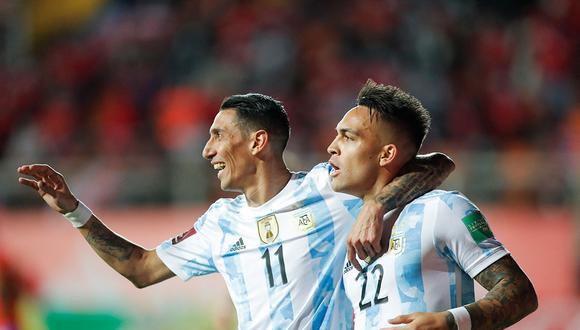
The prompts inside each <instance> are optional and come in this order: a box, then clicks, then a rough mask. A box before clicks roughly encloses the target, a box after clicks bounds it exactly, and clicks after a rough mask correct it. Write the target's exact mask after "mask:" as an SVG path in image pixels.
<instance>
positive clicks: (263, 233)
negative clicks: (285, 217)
mask: <svg viewBox="0 0 580 330" xmlns="http://www.w3.org/2000/svg"><path fill="white" fill-rule="evenodd" d="M258 235H260V240H261V241H262V242H264V243H266V244H268V243H272V242H274V240H276V238H277V237H278V220H276V216H275V215H269V216H267V217H265V218H262V219H260V220H258Z"/></svg>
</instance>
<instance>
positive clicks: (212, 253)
mask: <svg viewBox="0 0 580 330" xmlns="http://www.w3.org/2000/svg"><path fill="white" fill-rule="evenodd" d="M288 137H289V123H288V118H287V115H286V112H285V111H284V108H283V107H282V105H281V103H280V102H278V101H276V100H274V99H272V98H270V97H268V96H264V95H260V94H247V95H235V96H231V97H229V98H227V99H225V100H224V102H223V103H222V105H221V107H220V111H219V112H218V113H217V115H216V116H215V119H214V122H213V124H212V125H211V128H210V137H209V140H208V141H207V144H206V145H205V148H204V150H203V156H204V157H205V158H207V159H208V160H209V161H210V162H211V164H212V166H213V167H214V169H216V170H217V178H218V179H219V181H220V184H221V188H222V189H223V190H228V191H237V192H241V193H242V195H239V196H238V197H236V198H233V199H231V198H225V199H219V200H218V201H216V202H215V203H213V204H212V205H211V206H210V208H209V209H208V210H207V211H206V212H205V214H203V215H202V216H201V217H200V218H199V219H198V220H197V221H196V222H195V224H194V226H193V228H191V229H190V230H188V231H187V232H185V233H184V234H182V235H180V236H178V237H175V238H173V239H169V240H167V241H165V242H163V243H162V244H161V245H159V246H158V247H157V248H156V249H155V250H147V249H144V248H142V247H140V246H138V245H136V244H134V243H132V242H130V241H128V240H126V239H124V238H123V237H120V236H119V235H117V234H115V233H114V232H112V231H111V230H110V229H109V228H107V227H106V226H105V225H104V224H103V223H102V222H101V221H100V220H99V219H98V218H97V217H96V216H95V215H93V213H92V212H91V211H90V210H89V209H88V208H87V207H86V206H85V205H84V204H83V203H82V202H80V201H78V200H77V198H76V197H75V196H74V195H73V194H72V193H71V191H70V190H69V188H68V186H67V185H66V183H65V180H64V178H63V177H62V175H61V174H59V173H57V172H56V171H54V170H53V169H52V168H50V167H49V166H47V165H25V166H21V167H19V168H18V172H20V173H21V174H24V175H27V176H29V178H25V177H21V178H20V179H19V181H20V182H21V183H22V184H24V185H27V186H30V187H32V188H34V189H35V190H36V191H37V192H38V193H39V194H40V196H41V197H42V198H43V199H44V201H45V202H46V203H47V204H48V205H49V206H50V207H51V208H52V209H54V210H56V211H58V212H60V213H63V214H64V215H65V217H66V218H68V219H69V220H70V221H71V222H72V224H73V225H74V227H77V228H78V229H79V230H80V232H81V234H82V235H83V236H84V237H85V238H86V240H87V242H88V243H89V244H90V245H91V247H92V248H93V249H94V250H95V251H96V253H97V254H98V255H99V256H100V257H101V258H102V259H103V260H105V261H106V262H107V264H109V265H110V266H111V267H112V268H114V269H115V270H116V271H117V272H119V273H120V274H121V275H123V276H125V277H126V278H128V279H129V280H130V281H131V282H133V283H134V284H135V286H137V287H145V286H148V285H151V284H154V283H157V282H160V281H163V280H165V279H168V278H170V277H173V276H175V275H177V276H178V277H179V278H181V279H183V280H187V279H189V278H191V277H193V276H199V275H204V274H209V273H214V272H219V273H221V275H222V276H223V277H224V279H225V281H226V284H227V288H228V290H229V293H230V296H231V298H232V300H233V303H234V305H235V307H236V310H237V315H238V326H239V328H241V329H272V328H275V329H282V328H284V329H305V328H311V329H349V328H351V327H352V308H351V307H350V303H349V302H348V299H347V298H346V294H345V292H344V287H343V284H342V266H343V264H344V259H345V254H346V248H345V246H346V240H347V234H348V233H349V229H350V228H351V226H352V225H353V222H354V220H355V215H356V214H357V213H358V211H359V209H360V208H361V205H362V202H361V201H360V199H358V198H355V197H353V196H349V195H345V194H341V193H335V192H334V191H333V190H332V189H331V187H330V177H329V173H330V172H331V170H332V167H331V166H330V165H329V164H327V163H323V164H319V165H317V166H315V167H314V168H313V169H312V170H311V171H310V172H308V173H305V172H300V173H292V172H290V171H289V170H288V169H287V168H286V165H285V163H284V160H283V158H282V154H283V151H284V149H285V147H286V142H287V140H288ZM425 164H433V165H431V166H430V167H428V166H425ZM420 168H427V170H417V169H420ZM452 168H453V164H452V163H450V161H449V160H448V158H447V157H445V156H444V155H442V154H436V155H434V156H432V157H429V158H427V159H417V160H416V162H415V167H413V166H410V167H409V170H408V171H407V173H406V174H404V175H403V176H401V177H399V178H398V179H397V181H396V182H395V181H394V182H393V184H391V185H389V186H386V187H384V189H383V190H380V192H379V193H378V194H377V196H376V197H377V200H380V201H383V202H384V203H383V204H384V205H385V208H389V209H390V208H392V207H394V206H401V205H403V204H402V203H404V202H405V199H406V200H410V199H412V198H414V197H416V196H417V195H419V194H420V193H422V192H424V191H426V190H427V189H432V188H433V187H435V186H437V185H438V184H439V183H440V182H441V181H442V180H443V179H444V178H445V177H446V176H447V175H448V173H449V172H450V170H452ZM30 177H31V178H30ZM419 181H421V183H422V184H420V185H415V183H416V182H419ZM401 196H402V197H401ZM375 203H376V202H375ZM369 205H371V206H370V207H369V208H366V209H365V213H364V217H363V218H362V219H361V220H360V221H359V222H362V223H364V224H363V225H361V226H362V227H361V229H359V231H361V232H362V231H365V229H364V228H368V227H371V228H379V227H380V225H381V224H379V225H376V224H373V225H370V226H369V225H368V223H367V222H376V221H377V219H379V220H380V221H379V222H381V223H382V216H379V215H378V214H377V212H375V211H376V210H377V207H376V205H372V203H369ZM371 236H372V235H371ZM378 237H379V238H380V236H378ZM351 241H352V242H355V244H356V245H357V246H356V247H353V250H356V249H366V252H367V253H369V254H370V255H372V254H373V251H372V250H373V248H374V245H375V242H372V241H365V239H362V240H360V239H356V238H352V239H351Z"/></svg>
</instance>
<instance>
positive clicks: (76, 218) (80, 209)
mask: <svg viewBox="0 0 580 330" xmlns="http://www.w3.org/2000/svg"><path fill="white" fill-rule="evenodd" d="M63 215H64V217H65V218H67V219H68V221H70V223H72V225H73V227H75V228H79V227H82V226H84V225H85V224H86V223H87V222H88V221H89V219H90V218H91V216H92V215H93V212H92V211H91V210H90V209H89V208H88V207H87V206H86V205H85V204H83V202H81V201H79V205H78V206H77V208H76V209H74V211H72V212H69V213H65V214H63Z"/></svg>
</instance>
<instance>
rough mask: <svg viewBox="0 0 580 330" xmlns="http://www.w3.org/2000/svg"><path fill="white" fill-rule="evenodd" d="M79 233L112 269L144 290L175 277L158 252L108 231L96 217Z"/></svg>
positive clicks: (80, 229) (81, 228)
mask: <svg viewBox="0 0 580 330" xmlns="http://www.w3.org/2000/svg"><path fill="white" fill-rule="evenodd" d="M79 231H80V232H81V234H82V235H83V236H84V238H85V239H86V240H87V242H88V243H89V245H90V246H91V248H93V250H94V251H95V252H96V253H97V254H98V255H99V257H101V259H103V260H104V261H105V262H106V263H107V264H108V265H109V266H111V267H112V268H113V269H114V270H116V271H117V272H118V273H119V274H121V275H123V276H124V277H126V278H127V279H128V280H130V281H131V282H132V283H133V284H134V285H135V286H136V287H138V288H143V287H146V286H149V285H152V284H155V283H158V282H161V281H164V280H166V279H168V278H171V277H173V276H175V274H173V272H172V271H171V270H170V269H169V268H167V266H165V264H164V263H163V262H162V261H161V259H160V258H159V256H157V253H156V252H155V250H147V249H144V248H142V247H141V246H138V245H136V244H134V243H132V242H130V241H129V240H127V239H125V238H123V237H121V236H120V235H118V234H116V233H115V232H113V231H112V230H111V229H109V228H107V226H105V225H104V224H103V223H102V222H101V221H100V220H99V219H97V218H96V217H95V216H94V215H93V216H92V217H91V219H90V220H89V221H88V222H87V223H86V224H85V225H84V226H82V227H80V228H79Z"/></svg>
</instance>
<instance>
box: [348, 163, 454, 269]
mask: <svg viewBox="0 0 580 330" xmlns="http://www.w3.org/2000/svg"><path fill="white" fill-rule="evenodd" d="M454 169H455V164H454V163H453V161H452V160H451V159H450V158H449V157H448V156H447V155H445V154H443V153H438V152H437V153H430V154H427V155H417V156H416V157H415V159H413V160H411V161H409V162H408V163H407V164H406V165H405V166H404V167H403V168H402V169H401V172H400V174H399V175H398V176H397V177H396V178H394V179H393V180H392V181H391V182H390V183H389V184H388V185H386V186H385V187H384V188H383V189H382V190H381V192H380V193H379V194H378V195H377V196H376V197H375V200H374V201H366V202H365V203H364V205H363V206H362V208H361V211H360V213H359V215H358V217H357V219H356V221H355V223H354V225H353V227H352V229H351V231H350V233H349V236H348V239H347V255H348V259H349V261H350V262H351V263H352V264H353V265H354V267H355V268H357V269H358V270H359V271H360V270H361V267H360V265H359V263H358V261H357V259H356V255H358V257H359V258H360V259H361V260H365V258H367V257H371V258H374V257H378V256H380V255H381V254H382V253H383V252H384V249H386V248H387V246H382V245H385V244H381V238H382V236H383V215H384V214H385V212H388V211H390V210H393V209H395V208H398V207H401V206H404V205H405V204H407V203H409V202H410V201H412V200H413V199H415V198H417V197H419V196H421V195H422V194H424V193H425V192H427V191H429V190H432V189H434V188H436V187H437V186H439V185H440V184H441V183H442V182H443V181H444V180H445V179H446V178H447V177H448V176H449V174H450V173H451V172H452V171H453V170H454Z"/></svg>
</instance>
